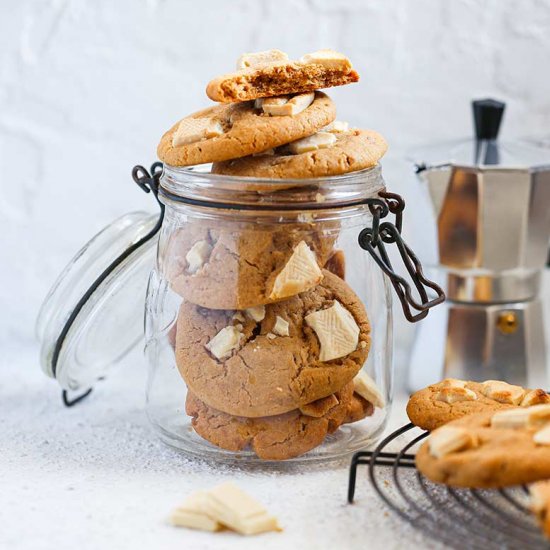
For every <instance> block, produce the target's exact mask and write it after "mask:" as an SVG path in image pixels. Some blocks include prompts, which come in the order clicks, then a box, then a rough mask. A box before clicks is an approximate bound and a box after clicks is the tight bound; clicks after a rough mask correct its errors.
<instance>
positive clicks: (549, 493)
mask: <svg viewBox="0 0 550 550" xmlns="http://www.w3.org/2000/svg"><path fill="white" fill-rule="evenodd" d="M529 495H530V497H531V498H530V506H529V507H530V509H531V511H532V512H533V514H535V517H536V518H537V521H538V523H539V525H540V527H541V529H542V532H543V533H544V535H545V536H546V537H547V538H550V481H548V480H546V481H537V482H536V483H533V484H532V485H531V486H530V487H529Z"/></svg>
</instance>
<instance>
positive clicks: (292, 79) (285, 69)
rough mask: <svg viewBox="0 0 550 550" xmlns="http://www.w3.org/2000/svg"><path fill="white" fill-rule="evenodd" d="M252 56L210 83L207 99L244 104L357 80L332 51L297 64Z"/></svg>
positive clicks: (346, 62)
mask: <svg viewBox="0 0 550 550" xmlns="http://www.w3.org/2000/svg"><path fill="white" fill-rule="evenodd" d="M266 53H267V52H266ZM280 53H282V52H280ZM249 55H250V54H249ZM253 55H254V54H252V56H253ZM252 56H250V57H251V59H250V60H249V61H250V62H249V63H248V64H246V62H244V63H242V64H241V65H240V66H241V67H242V68H240V69H239V70H237V71H235V72H233V73H229V74H225V75H222V76H218V77H217V78H214V79H213V80H211V81H210V82H209V83H208V85H207V87H206V94H207V95H208V97H209V98H210V99H212V100H214V101H219V102H221V103H228V102H234V101H247V100H250V99H256V98H261V97H272V96H280V95H286V94H295V93H299V92H312V91H314V90H318V89H321V88H330V87H332V86H343V85H344V84H350V83H352V82H357V81H358V80H359V75H358V74H357V72H356V71H355V70H354V69H353V67H352V64H351V62H350V60H349V59H348V58H347V57H345V56H344V55H342V54H340V53H338V52H335V51H333V50H319V51H318V52H314V53H312V54H306V55H304V56H303V57H302V58H301V59H299V60H297V61H291V60H288V59H287V58H286V57H287V56H286V55H285V54H283V56H281V57H279V59H278V60H277V59H276V58H273V60H265V59H253V58H252Z"/></svg>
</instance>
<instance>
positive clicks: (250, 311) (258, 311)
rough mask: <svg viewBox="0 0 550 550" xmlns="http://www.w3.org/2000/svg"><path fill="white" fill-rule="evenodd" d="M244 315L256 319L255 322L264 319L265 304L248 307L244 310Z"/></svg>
mask: <svg viewBox="0 0 550 550" xmlns="http://www.w3.org/2000/svg"><path fill="white" fill-rule="evenodd" d="M244 312H245V313H246V315H248V317H250V318H251V319H252V320H253V321H256V323H259V322H260V321H263V320H264V317H265V306H254V307H249V308H247V309H245V310H244Z"/></svg>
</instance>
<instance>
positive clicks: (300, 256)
mask: <svg viewBox="0 0 550 550" xmlns="http://www.w3.org/2000/svg"><path fill="white" fill-rule="evenodd" d="M322 279H323V273H322V271H321V269H320V268H319V265H318V264H317V259H316V257H315V252H313V250H311V248H309V246H308V245H307V244H306V243H305V241H300V242H299V243H298V244H297V245H296V247H295V248H294V250H293V252H292V255H291V256H290V258H289V259H288V262H287V263H286V265H285V266H284V267H283V269H282V271H281V272H280V273H279V274H278V275H277V277H276V278H275V281H274V283H273V289H272V291H271V294H270V296H269V298H270V300H279V299H281V298H288V297H290V296H294V295H296V294H299V293H300V292H304V291H305V290H309V289H310V288H313V287H314V286H315V285H318V284H319V283H320V282H321V280H322Z"/></svg>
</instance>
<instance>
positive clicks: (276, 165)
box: [212, 128, 388, 179]
mask: <svg viewBox="0 0 550 550" xmlns="http://www.w3.org/2000/svg"><path fill="white" fill-rule="evenodd" d="M317 136H321V139H322V140H323V141H321V140H318V141H317V143H314V142H313V138H314V137H317ZM327 136H331V137H330V138H329V137H327ZM296 143H298V145H297V146H296V147H294V146H293V144H292V143H291V144H289V145H287V146H286V147H282V148H281V149H280V150H277V151H276V152H275V154H273V155H261V156H256V157H252V156H248V157H244V158H239V159H233V160H228V161H225V162H216V163H214V165H213V166H212V172H213V173H214V174H225V175H228V176H241V177H242V176H246V177H254V178H293V179H304V178H320V177H325V176H338V175H342V174H347V173H348V172H355V171H357V170H364V169H366V168H371V167H372V166H375V165H376V164H377V162H378V161H379V160H380V159H381V158H382V157H383V155H384V153H385V152H386V149H387V148H388V146H387V143H386V141H385V140H384V138H383V137H382V136H381V135H380V134H378V133H377V132H374V131H373V130H360V129H357V128H354V129H351V130H347V131H345V132H338V133H335V132H324V131H322V132H319V133H317V134H315V135H314V136H309V137H307V138H305V139H304V140H303V141H302V140H300V142H296Z"/></svg>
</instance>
